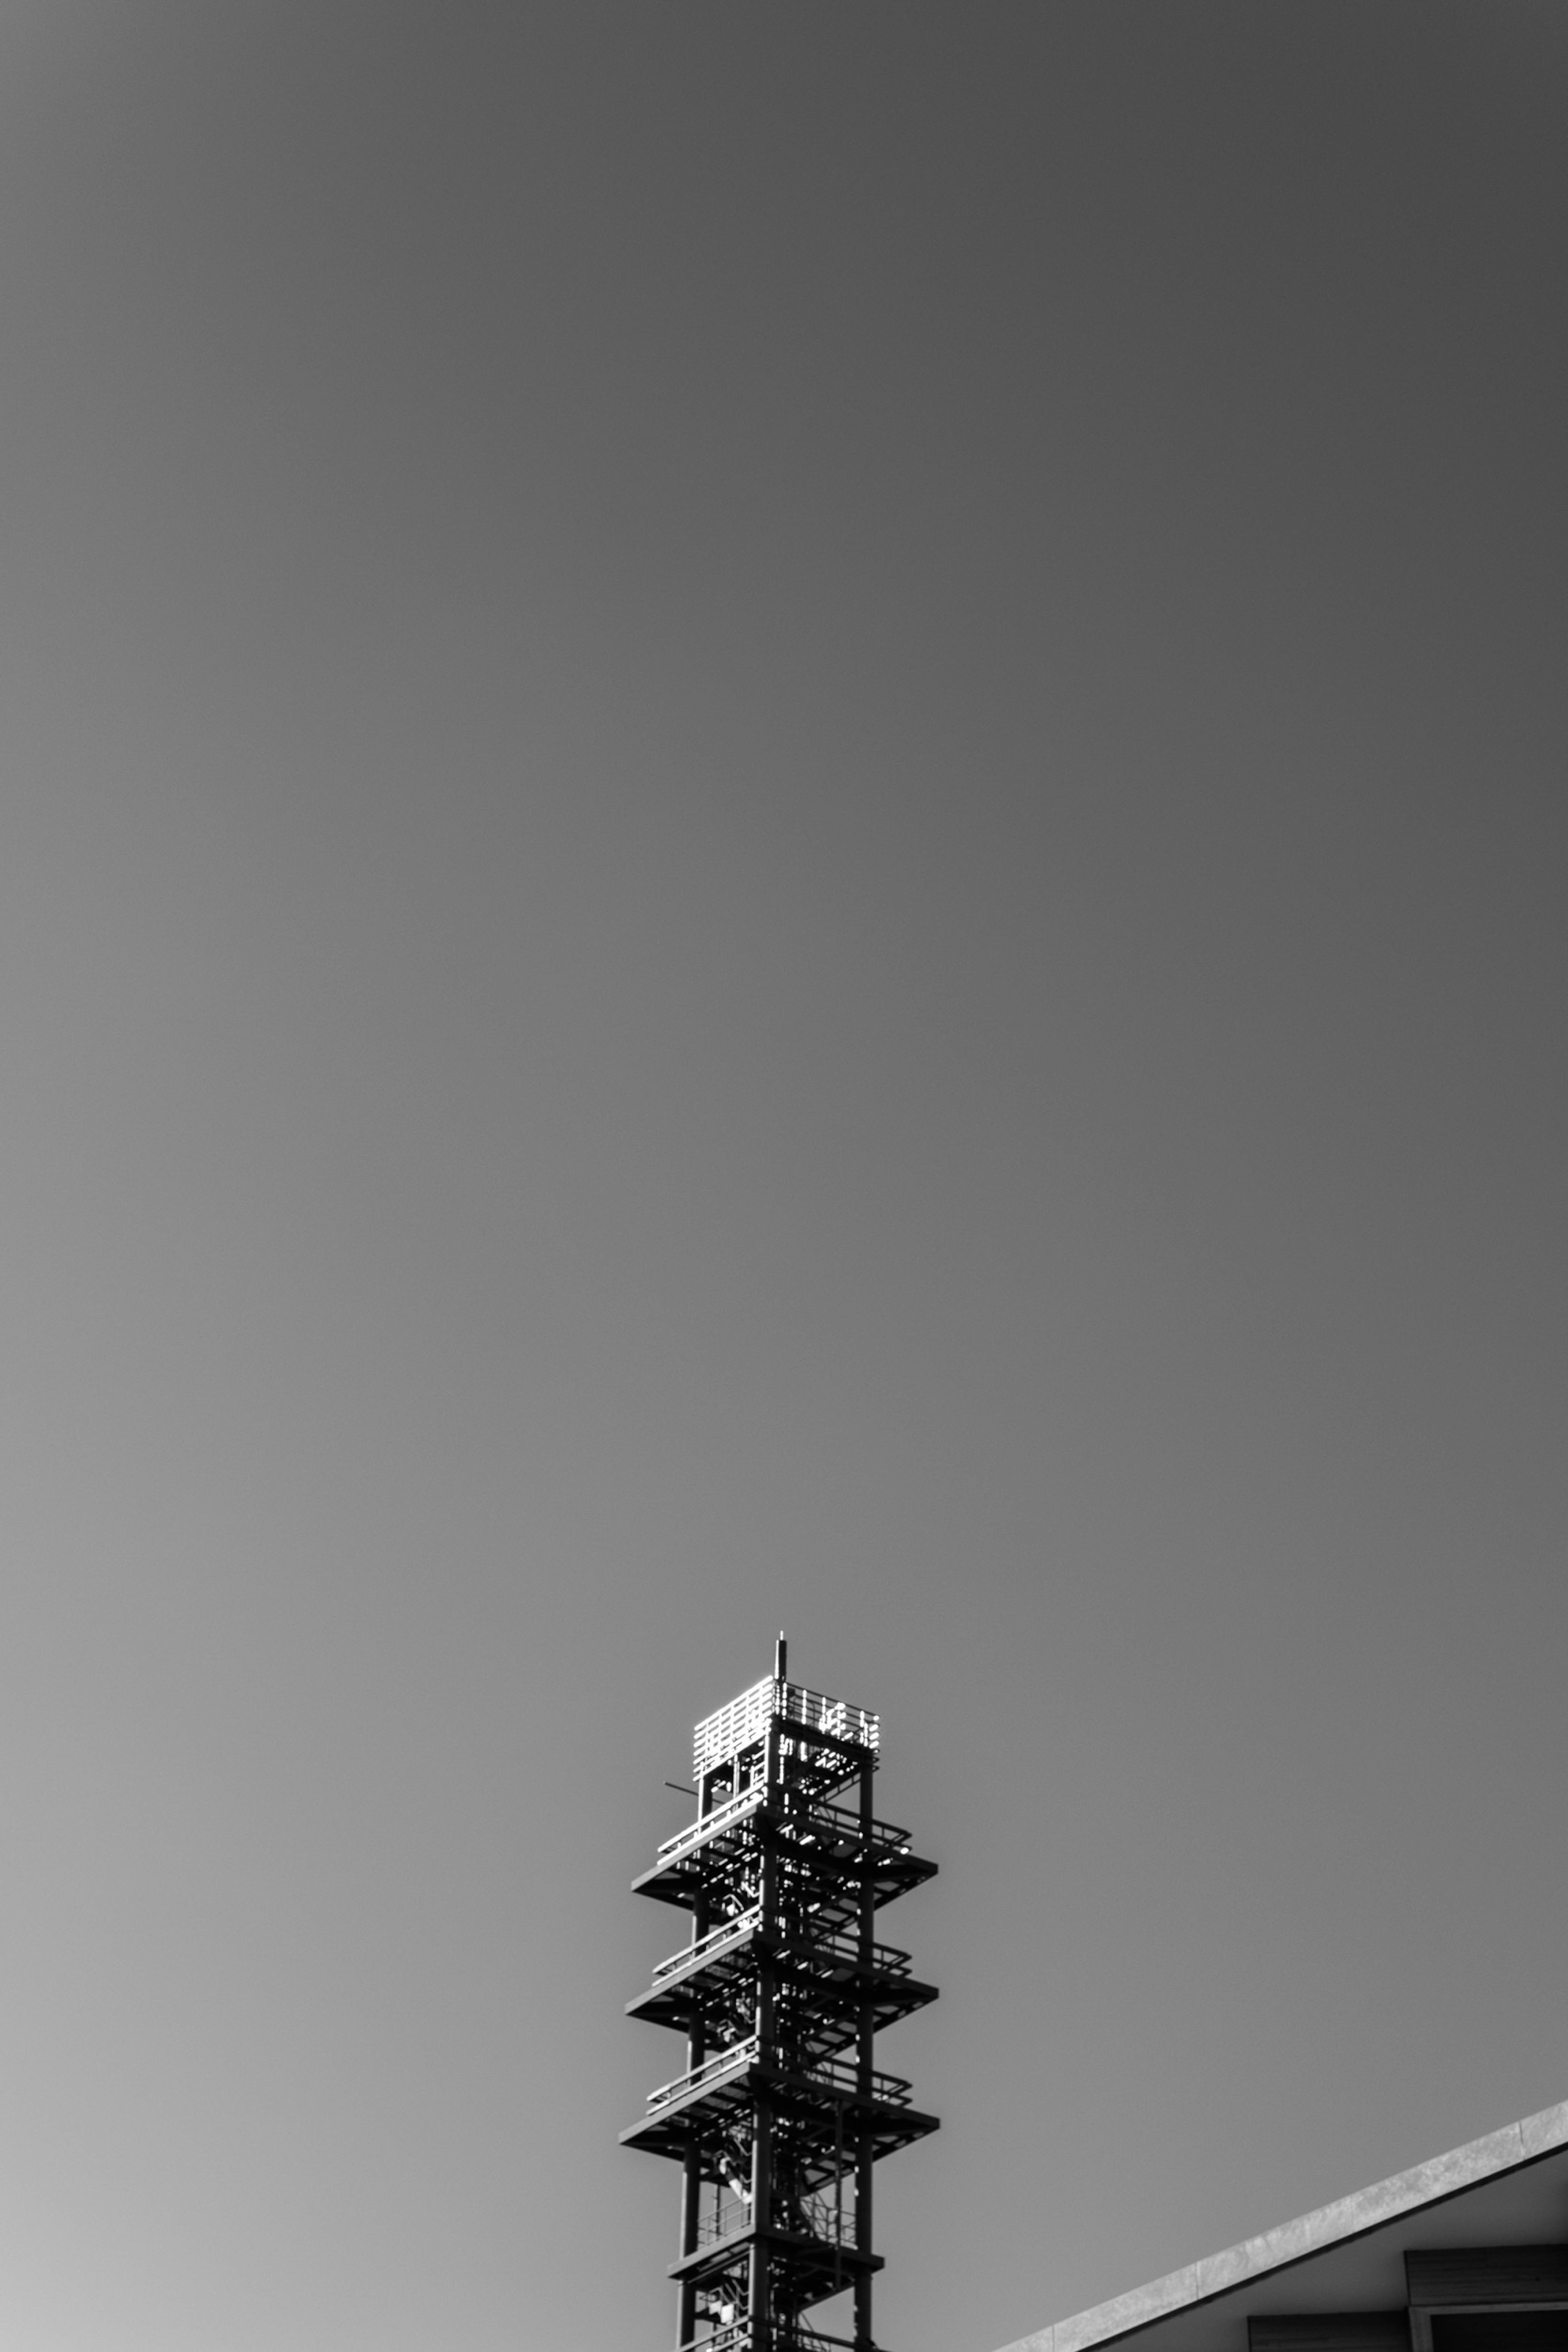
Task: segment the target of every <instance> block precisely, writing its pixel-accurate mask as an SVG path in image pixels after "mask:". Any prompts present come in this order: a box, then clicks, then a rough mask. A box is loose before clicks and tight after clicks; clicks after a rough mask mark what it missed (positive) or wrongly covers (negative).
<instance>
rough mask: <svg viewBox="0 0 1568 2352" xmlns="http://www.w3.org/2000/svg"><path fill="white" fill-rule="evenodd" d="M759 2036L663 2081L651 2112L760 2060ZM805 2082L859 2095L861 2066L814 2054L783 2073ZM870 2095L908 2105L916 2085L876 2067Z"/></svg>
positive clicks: (833, 2093)
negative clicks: (807, 2061) (796, 2071)
mask: <svg viewBox="0 0 1568 2352" xmlns="http://www.w3.org/2000/svg"><path fill="white" fill-rule="evenodd" d="M757 2053H758V2037H757V2036H756V2034H754V2033H749V2034H748V2035H747V2036H746V2039H745V2040H744V2042H731V2044H730V2046H729V2048H728V2049H727V2050H718V2051H715V2052H714V2053H713V2055H712V2057H711V2058H705V2059H704V2060H703V2062H702V2063H701V2065H700V2066H693V2067H691V2068H690V2070H689V2072H688V2073H687V2074H677V2075H676V2077H675V2078H674V2080H673V2081H672V2082H668V2083H661V2084H659V2086H658V2090H657V2091H650V2092H649V2093H648V2095H647V2105H648V2113H649V2114H650V2115H654V2114H657V2113H658V2110H659V2108H661V2107H668V2106H674V2105H677V2104H678V2103H679V2101H681V2100H683V2099H689V2098H693V2097H695V2096H696V2095H697V2094H698V2092H700V2091H708V2090H712V2089H713V2088H714V2087H715V2086H716V2085H717V2084H720V2083H722V2082H724V2081H726V2080H727V2079H728V2078H729V2076H730V2075H731V2074H740V2073H741V2072H742V2070H743V2069H744V2068H745V2067H747V2066H754V2065H755V2064H756V2063H757ZM784 2079H785V2080H786V2081H788V2080H793V2081H795V2082H797V2083H804V2084H806V2085H807V2087H808V2088H810V2089H811V2090H814V2091H821V2092H824V2093H826V2095H827V2096H828V2097H829V2098H831V2099H857V2098H858V2097H859V2095H860V2070H859V2068H858V2066H856V2065H854V2064H852V2063H850V2062H849V2061H848V2060H847V2059H844V2058H815V2059H813V2060H812V2061H811V2063H810V2064H809V2065H807V2066H805V2067H803V2068H802V2070H801V2072H800V2073H799V2074H796V2075H795V2076H793V2077H790V2076H786V2077H784ZM869 2087H870V2095H871V2097H872V2098H873V2099H874V2100H875V2101H876V2102H877V2104H878V2105H879V2106H884V2107H907V2106H908V2105H909V2104H910V2095H911V2094H912V2092H913V2089H914V2085H913V2084H912V2083H910V2081H908V2079H907V2078H906V2077H905V2076H904V2075H902V2074H883V2073H881V2071H880V2070H879V2069H878V2068H873V2069H872V2071H871V2074H870V2085H869Z"/></svg>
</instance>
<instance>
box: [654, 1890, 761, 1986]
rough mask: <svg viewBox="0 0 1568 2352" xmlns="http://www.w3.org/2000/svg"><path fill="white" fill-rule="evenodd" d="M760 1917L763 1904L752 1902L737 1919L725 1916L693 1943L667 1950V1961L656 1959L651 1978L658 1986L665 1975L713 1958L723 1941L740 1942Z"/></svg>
mask: <svg viewBox="0 0 1568 2352" xmlns="http://www.w3.org/2000/svg"><path fill="white" fill-rule="evenodd" d="M762 1916H763V1906H762V1905H761V1904H760V1903H753V1904H752V1908H751V1909H750V1910H749V1911H742V1914H741V1916H740V1917H739V1918H738V1919H726V1920H724V1921H723V1922H722V1923H721V1925H720V1926H719V1927H710V1929H709V1930H708V1933H707V1934H706V1935H705V1936H700V1937H698V1939H697V1941H696V1943H695V1944H683V1945H682V1946H681V1948H680V1949H679V1952H671V1954H670V1956H669V1958H668V1960H660V1962H659V1964H658V1968H657V1969H655V1970H654V1972H653V1981H654V1983H655V1984H656V1985H661V1984H663V1983H664V1981H665V1979H667V1978H668V1977H673V1976H679V1974H680V1973H681V1971H682V1970H683V1969H690V1968H696V1967H698V1966H699V1965H700V1964H706V1963H707V1962H708V1961H709V1960H711V1959H714V1958H717V1956H718V1954H719V1953H720V1952H721V1951H722V1950H723V1949H724V1948H725V1946H726V1945H727V1944H739V1943H743V1942H744V1940H745V1938H746V1937H748V1936H749V1935H750V1934H751V1932H752V1928H753V1927H755V1926H756V1924H757V1922H758V1920H759V1919H760V1918H761V1917H762Z"/></svg>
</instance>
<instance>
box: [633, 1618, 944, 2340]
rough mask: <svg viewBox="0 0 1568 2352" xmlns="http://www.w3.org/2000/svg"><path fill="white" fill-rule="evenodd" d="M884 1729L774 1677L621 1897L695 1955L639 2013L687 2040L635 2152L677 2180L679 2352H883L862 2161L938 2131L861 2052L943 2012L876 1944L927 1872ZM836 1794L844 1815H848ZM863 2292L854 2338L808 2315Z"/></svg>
mask: <svg viewBox="0 0 1568 2352" xmlns="http://www.w3.org/2000/svg"><path fill="white" fill-rule="evenodd" d="M879 1744H880V1727H879V1723H878V1719H877V1717H875V1716H874V1715H867V1714H866V1713H865V1712H864V1711H863V1710H862V1709H861V1708H859V1707H854V1706H846V1705H845V1704H844V1702H843V1701H842V1700H839V1699H831V1698H824V1697H823V1696H821V1694H820V1693H819V1692H816V1691H809V1690H804V1689H802V1688H801V1687H800V1685H798V1684H795V1683H792V1682H789V1681H787V1680H786V1679H785V1653H784V1640H783V1637H782V1635H781V1637H780V1640H779V1645H778V1652H777V1656H776V1658H775V1661H774V1670H773V1674H772V1675H768V1676H767V1677H766V1679H765V1680H763V1682H760V1683H756V1684H754V1685H752V1688H751V1689H750V1690H749V1691H744V1692H742V1695H741V1696H740V1697H739V1698H737V1699H734V1700H732V1701H731V1704H730V1705H729V1706H725V1707H721V1708H720V1710H719V1712H718V1714H717V1715H710V1717H708V1719H707V1721H706V1722H704V1723H700V1724H699V1725H698V1726H697V1731H696V1745H695V1752H694V1758H693V1778H694V1779H695V1780H696V1783H697V1786H696V1790H695V1792H694V1793H695V1795H696V1798H697V1808H698V1810H697V1819H696V1820H695V1821H694V1822H691V1824H690V1825H689V1828H687V1829H684V1830H682V1831H681V1832H680V1833H679V1836H678V1837H673V1838H669V1839H667V1841H666V1842H665V1843H664V1844H663V1845H662V1846H660V1848H659V1850H658V1862H657V1863H656V1864H654V1867H653V1868H652V1869H651V1870H647V1871H645V1872H644V1873H643V1874H642V1876H641V1877H640V1878H637V1879H636V1880H635V1881H634V1882H633V1885H634V1888H635V1891H636V1892H637V1894H639V1895H651V1896H652V1897H653V1898H654V1900H655V1901H656V1902H658V1903H673V1904H676V1905H678V1906H679V1907H680V1908H681V1909H682V1910H686V1911H689V1912H690V1914H691V1941H690V1943H689V1944H688V1945H686V1946H684V1947H683V1948H681V1949H680V1950H679V1951H678V1952H673V1953H671V1955H670V1957H669V1958H668V1959H667V1960H662V1961H661V1962H660V1963H659V1965H658V1968H657V1969H655V1970H654V1972H653V1982H652V1984H651V1985H650V1986H649V1988H648V1990H647V1992H645V1993H644V1994H642V1995H641V1997H640V1998H639V1999H638V2000H634V2001H631V2002H629V2003H628V2004H627V2014H628V2016H631V2017H643V2018H647V2019H648V2020H649V2021H650V2022H652V2023H653V2024H655V2025H668V2026H671V2027H673V2028H674V2029H675V2030H676V2031H677V2032H682V2033H684V2034H685V2036H686V2043H687V2064H686V2071H685V2073H684V2074H679V2075H678V2076H677V2077H676V2079H675V2081H674V2082H672V2083H666V2084H663V2085H662V2086H661V2087H660V2088H659V2089H658V2090H657V2091H655V2092H653V2093H652V2094H651V2095H650V2097H649V2099H648V2103H647V2116H646V2117H645V2119H644V2120H643V2121H642V2122H641V2123H639V2124H635V2125H633V2126H632V2128H631V2129H630V2130H629V2131H626V2132H623V2133H622V2134H621V2139H622V2142H623V2144H624V2145H626V2147H641V2148H647V2149H648V2150H649V2151H650V2152H651V2153H652V2154H654V2155H656V2156H668V2157H671V2158H674V2159H675V2160H676V2161H677V2162H678V2163H679V2165H680V2167H681V2169H682V2182H681V2200H680V2256H679V2261H678V2262H676V2263H674V2264H673V2265H672V2266H671V2271H670V2275H671V2277H672V2278H674V2279H675V2280H677V2281H678V2282H679V2290H680V2315H679V2333H678V2336H677V2343H678V2345H679V2347H682V2352H686V2347H692V2352H826V2347H839V2346H847V2347H851V2352H874V2346H873V2341H872V2335H871V2281H872V2277H873V2274H874V2273H876V2272H877V2271H879V2270H880V2268H881V2267H882V2264H881V2258H880V2256H879V2255H878V2254H876V2253H874V2252H872V2246H871V2210H872V2200H871V2168H872V2166H873V2165H874V2164H875V2162H876V2160H877V2158H879V2157H881V2156H887V2155H889V2153H890V2152H891V2151H892V2150H893V2149H894V2148H897V2147H908V2146H909V2144H910V2141H911V2140H916V2139H921V2138H922V2137H924V2135H925V2134H926V2133H927V2132H933V2131H935V2130H936V2128H937V2118H936V2117H935V2116H927V2115H922V2114H921V2112H920V2110H919V2109H918V2108H917V2107H915V2106H913V2105H911V2104H910V2084H908V2083H907V2082H905V2081H903V2080H902V2078H901V2077H900V2076H899V2075H897V2074H882V2073H879V2071H878V2069H877V2067H876V2066H875V2065H874V2064H873V2063H872V2040H873V2036H874V2035H875V2034H876V2032H877V2030H878V2028H879V2026H883V2025H891V2024H892V2023H893V2021H894V2020H895V2019H897V2018H900V2017H907V2016H909V2015H910V2012H911V2011H913V2010H917V2009H922V2008H923V2007H924V2006H925V2004H926V2002H927V2001H931V2000H935V1999H936V1988H935V1986H934V1985H929V1984H921V1982H920V1980H919V1979H918V1978H916V1977H915V1976H913V1975H912V1974H911V1973H910V1955H909V1954H908V1953H907V1952H901V1951H898V1950H895V1948H893V1947H892V1946H891V1945H889V1944H880V1943H879V1942H878V1941H877V1937H876V1929H875V1921H876V1915H877V1913H878V1911H879V1909H880V1908H881V1906H883V1904H885V1903H890V1902H892V1901H893V1899H894V1897H895V1896H897V1895H907V1894H908V1893H909V1891H910V1887H912V1886H919V1885H921V1884H922V1883H923V1882H924V1881H925V1880H926V1879H928V1878H931V1877H934V1875H935V1873H936V1864H934V1863H931V1862H922V1861H921V1860H920V1859H919V1858H918V1856H916V1855H915V1854H914V1853H912V1852H911V1851H910V1841H909V1835H908V1832H906V1831H904V1830H900V1829H894V1828H893V1827H892V1825H891V1824H890V1823H889V1822H879V1821H878V1820H877V1819H876V1816H875V1813H874V1811H873V1808H872V1801H871V1797H872V1778H873V1775H874V1774H875V1772H876V1769H877V1754H878V1748H879ZM845 1798H848V1799H850V1800H851V1801H842V1802H841V1801H839V1800H841V1799H845ZM846 2289H850V2290H852V2291H853V2295H854V2306H853V2308H854V2329H855V2333H854V2336H853V2337H848V2336H838V2335H828V2334H825V2333H824V2332H823V2331H822V2330H821V2329H819V2328H817V2327H816V2326H808V2325H807V2323H806V2322H805V2319H804V2318H803V2317H802V2314H803V2313H805V2312H806V2311H808V2310H810V2309H811V2307H812V2306H813V2305H816V2304H819V2303H822V2302H824V2301H826V2299H827V2298H828V2297H830V2296H833V2295H836V2294H840V2293H842V2292H843V2291H844V2290H846Z"/></svg>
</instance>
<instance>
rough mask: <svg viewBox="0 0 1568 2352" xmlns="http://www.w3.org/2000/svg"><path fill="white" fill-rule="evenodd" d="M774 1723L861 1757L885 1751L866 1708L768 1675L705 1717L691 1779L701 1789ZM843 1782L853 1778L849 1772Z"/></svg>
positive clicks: (697, 1737)
mask: <svg viewBox="0 0 1568 2352" xmlns="http://www.w3.org/2000/svg"><path fill="white" fill-rule="evenodd" d="M774 1721H777V1722H780V1723H784V1724H790V1725H793V1724H798V1725H800V1727H802V1729H803V1730H805V1731H806V1732H807V1733H813V1734H815V1733H820V1734H821V1735H822V1737H823V1738H824V1739H825V1740H827V1741H831V1742H833V1743H835V1744H837V1745H838V1746H841V1747H843V1748H852V1749H854V1750H856V1751H857V1752H864V1751H866V1750H869V1751H870V1753H871V1754H872V1755H873V1756H874V1755H875V1754H876V1752H877V1750H878V1748H879V1747H880V1746H881V1741H882V1727H881V1724H880V1722H879V1719H878V1717H876V1716H874V1715H870V1714H868V1712H867V1710H866V1709H865V1708H864V1707H863V1706H850V1705H849V1703H848V1701H847V1699H842V1698H829V1697H827V1696H826V1694H825V1693H824V1692H822V1691H814V1690H807V1689H806V1688H805V1686H804V1685H802V1684H800V1683H791V1682H785V1681H784V1680H783V1679H782V1678H781V1677H779V1676H778V1675H763V1679H762V1681H761V1682H760V1683H753V1684H752V1687H751V1689H750V1690H747V1691H742V1693H741V1696H740V1697H739V1698H732V1699H731V1701H730V1703H729V1705H728V1706H721V1707H719V1708H717V1709H716V1710H715V1711H714V1713H713V1714H712V1715H709V1716H705V1717H703V1719H702V1721H701V1722H700V1724H699V1725H698V1726H697V1728H696V1730H695V1732H694V1733H693V1735H692V1744H691V1775H692V1778H693V1780H695V1781H696V1782H697V1785H698V1787H699V1788H700V1787H701V1785H702V1780H703V1777H704V1775H705V1774H707V1773H709V1772H712V1771H715V1770H716V1769H718V1767H719V1766H720V1765H721V1764H727V1763H728V1762H729V1761H730V1760H731V1758H732V1757H735V1756H738V1755H739V1754H740V1753H741V1752H742V1749H743V1748H750V1747H752V1746H753V1745H754V1744H755V1742H756V1741H757V1740H759V1739H761V1738H763V1734H764V1733H765V1732H766V1730H767V1727H768V1725H769V1724H770V1723H772V1722H774ZM844 1777H845V1778H846V1779H847V1778H848V1773H847V1772H846V1774H845V1776H844Z"/></svg>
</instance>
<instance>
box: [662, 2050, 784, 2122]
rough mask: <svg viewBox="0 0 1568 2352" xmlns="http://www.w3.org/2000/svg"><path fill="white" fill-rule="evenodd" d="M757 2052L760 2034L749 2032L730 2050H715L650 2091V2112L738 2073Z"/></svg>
mask: <svg viewBox="0 0 1568 2352" xmlns="http://www.w3.org/2000/svg"><path fill="white" fill-rule="evenodd" d="M756 2054H757V2037H756V2035H755V2034H754V2033H750V2034H748V2035H747V2037H746V2039H745V2041H744V2042H731V2044H730V2047H729V2048H728V2050H720V2051H716V2052H715V2053H714V2054H713V2056H712V2057H711V2058H706V2059H704V2060H703V2062H702V2063H701V2065H700V2066H693V2067H692V2068H691V2069H690V2071H689V2073H688V2074H677V2076H676V2077H675V2080H674V2081H673V2082H672V2083H661V2084H659V2086H658V2090H657V2091H650V2092H649V2093H648V2095H647V2104H648V2113H649V2114H650V2115H652V2114H654V2113H656V2112H657V2111H658V2108H660V2107H668V2106H671V2105H674V2103H675V2102H676V2101H677V2100H678V2099H684V2098H688V2097H689V2096H690V2095H691V2094H692V2093H693V2092H695V2091H705V2090H710V2089H711V2088H712V2086H713V2085H714V2084H716V2083H721V2082H722V2081H723V2080H724V2077H725V2076H726V2075H727V2074H739V2073H740V2071H741V2069H742V2067H744V2066H749V2065H751V2064H752V2063H753V2061H754V2060H755V2058H756Z"/></svg>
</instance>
